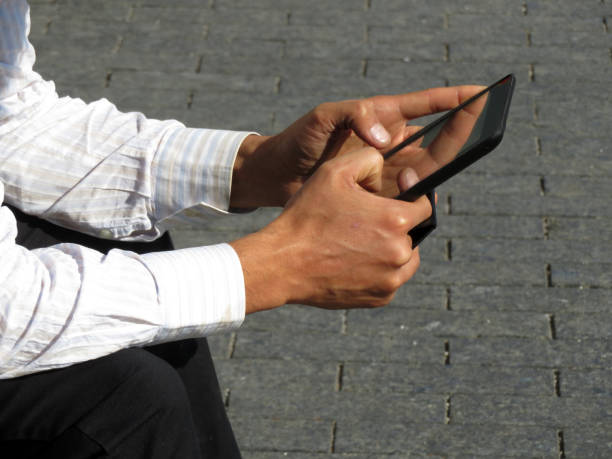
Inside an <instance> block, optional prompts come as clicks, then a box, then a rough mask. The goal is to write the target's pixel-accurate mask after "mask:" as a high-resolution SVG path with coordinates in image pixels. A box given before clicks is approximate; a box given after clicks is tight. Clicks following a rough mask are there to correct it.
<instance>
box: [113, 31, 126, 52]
mask: <svg viewBox="0 0 612 459" xmlns="http://www.w3.org/2000/svg"><path fill="white" fill-rule="evenodd" d="M121 46H123V36H121V35H118V36H117V41H115V46H113V49H112V50H111V54H117V53H118V52H119V50H120V49H121Z"/></svg>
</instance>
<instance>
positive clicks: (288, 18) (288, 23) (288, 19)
mask: <svg viewBox="0 0 612 459" xmlns="http://www.w3.org/2000/svg"><path fill="white" fill-rule="evenodd" d="M285 21H286V22H287V25H288V26H290V25H291V11H288V12H287V16H286V17H285Z"/></svg>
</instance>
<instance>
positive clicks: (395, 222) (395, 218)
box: [385, 212, 410, 231]
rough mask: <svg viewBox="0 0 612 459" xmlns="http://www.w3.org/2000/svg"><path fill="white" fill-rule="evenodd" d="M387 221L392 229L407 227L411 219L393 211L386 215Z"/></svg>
mask: <svg viewBox="0 0 612 459" xmlns="http://www.w3.org/2000/svg"><path fill="white" fill-rule="evenodd" d="M386 219H387V221H386V222H385V223H386V225H387V227H388V228H390V229H391V230H392V231H395V230H399V229H402V228H407V227H408V224H409V223H410V220H409V219H408V217H406V216H405V215H404V214H402V213H399V212H392V213H389V214H388V215H387V216H386Z"/></svg>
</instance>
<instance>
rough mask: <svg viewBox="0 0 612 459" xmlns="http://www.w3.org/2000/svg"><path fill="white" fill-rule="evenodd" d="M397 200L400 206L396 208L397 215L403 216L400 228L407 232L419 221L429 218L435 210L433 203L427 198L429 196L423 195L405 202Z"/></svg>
mask: <svg viewBox="0 0 612 459" xmlns="http://www.w3.org/2000/svg"><path fill="white" fill-rule="evenodd" d="M396 202H397V204H398V207H399V208H398V209H397V210H396V215H400V216H401V217H402V218H401V225H400V228H399V229H400V230H401V231H402V232H405V233H407V232H408V231H410V230H411V229H412V228H414V227H415V226H417V225H418V224H419V223H421V222H424V221H425V220H427V219H428V218H429V217H430V216H431V214H432V212H433V209H432V208H431V203H430V202H429V199H427V196H421V197H420V198H419V199H417V200H416V201H414V202H405V201H400V200H397V201H396Z"/></svg>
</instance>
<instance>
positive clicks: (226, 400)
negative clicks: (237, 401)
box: [223, 388, 232, 409]
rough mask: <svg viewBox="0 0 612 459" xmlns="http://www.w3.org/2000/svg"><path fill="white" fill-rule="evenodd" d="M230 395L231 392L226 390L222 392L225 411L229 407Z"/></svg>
mask: <svg viewBox="0 0 612 459" xmlns="http://www.w3.org/2000/svg"><path fill="white" fill-rule="evenodd" d="M231 395H232V390H231V389H229V388H227V389H225V391H224V392H223V406H224V407H225V408H226V409H227V408H229V405H230V397H231Z"/></svg>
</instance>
